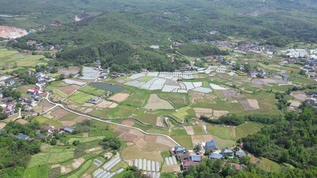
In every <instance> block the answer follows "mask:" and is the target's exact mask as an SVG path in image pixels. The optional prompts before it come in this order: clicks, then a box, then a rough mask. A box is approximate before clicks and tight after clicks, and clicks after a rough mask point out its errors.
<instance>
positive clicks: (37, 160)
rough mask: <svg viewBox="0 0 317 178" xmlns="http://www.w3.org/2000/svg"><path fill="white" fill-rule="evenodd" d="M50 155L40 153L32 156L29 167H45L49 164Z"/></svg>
mask: <svg viewBox="0 0 317 178" xmlns="http://www.w3.org/2000/svg"><path fill="white" fill-rule="evenodd" d="M49 157H50V153H39V154H36V155H34V156H32V158H31V161H30V162H29V164H28V167H30V168H31V167H34V166H39V165H45V164H46V163H47V160H48V158H49Z"/></svg>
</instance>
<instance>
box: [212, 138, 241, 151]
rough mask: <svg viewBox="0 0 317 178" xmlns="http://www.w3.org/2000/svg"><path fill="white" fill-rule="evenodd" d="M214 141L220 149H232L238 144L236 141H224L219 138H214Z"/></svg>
mask: <svg viewBox="0 0 317 178" xmlns="http://www.w3.org/2000/svg"><path fill="white" fill-rule="evenodd" d="M213 139H214V140H215V141H216V143H217V146H218V149H223V148H230V147H232V146H234V145H235V144H236V142H235V141H234V140H227V139H222V138H219V137H217V136H213Z"/></svg>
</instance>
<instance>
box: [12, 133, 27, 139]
mask: <svg viewBox="0 0 317 178" xmlns="http://www.w3.org/2000/svg"><path fill="white" fill-rule="evenodd" d="M15 138H17V139H19V140H21V139H23V140H29V137H28V136H27V135H24V134H20V135H18V136H16V137H15Z"/></svg>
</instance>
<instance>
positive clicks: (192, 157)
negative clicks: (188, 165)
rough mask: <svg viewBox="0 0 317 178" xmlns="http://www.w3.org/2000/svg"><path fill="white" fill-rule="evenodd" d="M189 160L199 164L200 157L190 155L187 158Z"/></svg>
mask: <svg viewBox="0 0 317 178" xmlns="http://www.w3.org/2000/svg"><path fill="white" fill-rule="evenodd" d="M189 160H190V161H194V162H201V157H200V156H197V155H192V156H190V157H189Z"/></svg>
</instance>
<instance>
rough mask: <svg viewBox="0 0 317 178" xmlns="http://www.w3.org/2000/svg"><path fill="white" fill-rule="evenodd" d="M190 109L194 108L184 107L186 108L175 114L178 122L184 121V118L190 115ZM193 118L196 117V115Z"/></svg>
mask: <svg viewBox="0 0 317 178" xmlns="http://www.w3.org/2000/svg"><path fill="white" fill-rule="evenodd" d="M190 109H192V108H191V107H189V106H187V107H184V108H180V109H179V110H177V111H176V112H174V113H173V116H175V117H176V118H177V119H178V120H180V121H183V118H184V117H185V116H187V115H189V113H188V112H187V111H188V110H190ZM193 116H195V114H194V115H193Z"/></svg>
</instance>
